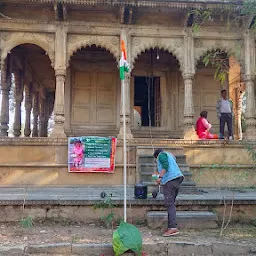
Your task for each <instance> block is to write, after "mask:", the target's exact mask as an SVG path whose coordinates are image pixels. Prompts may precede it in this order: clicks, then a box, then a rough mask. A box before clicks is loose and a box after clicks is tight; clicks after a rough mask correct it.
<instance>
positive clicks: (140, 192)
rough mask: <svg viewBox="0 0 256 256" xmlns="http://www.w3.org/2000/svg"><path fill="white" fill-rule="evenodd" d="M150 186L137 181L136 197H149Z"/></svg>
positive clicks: (135, 187)
mask: <svg viewBox="0 0 256 256" xmlns="http://www.w3.org/2000/svg"><path fill="white" fill-rule="evenodd" d="M147 196H148V187H147V186H146V185H143V184H142V183H137V184H135V186H134V197H135V198H136V199H147Z"/></svg>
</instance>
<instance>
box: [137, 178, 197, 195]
mask: <svg viewBox="0 0 256 256" xmlns="http://www.w3.org/2000/svg"><path fill="white" fill-rule="evenodd" d="M142 183H143V184H144V185H147V187H148V193H149V194H150V193H152V192H153V191H158V190H159V186H158V185H157V184H156V183H155V182H153V181H143V182H142ZM160 193H161V194H163V188H162V187H160ZM179 194H195V195H197V194H201V193H200V192H199V190H198V189H197V187H196V183H195V182H193V181H185V180H184V181H183V182H182V184H181V187H180V190H179Z"/></svg>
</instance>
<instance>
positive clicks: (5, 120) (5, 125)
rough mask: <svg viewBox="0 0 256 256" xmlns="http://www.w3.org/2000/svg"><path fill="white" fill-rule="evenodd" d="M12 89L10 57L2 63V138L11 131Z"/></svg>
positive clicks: (0, 134)
mask: <svg viewBox="0 0 256 256" xmlns="http://www.w3.org/2000/svg"><path fill="white" fill-rule="evenodd" d="M10 88H11V72H10V63H9V57H7V59H6V60H3V61H2V62H1V93H2V104H1V117H0V121H1V125H0V136H8V130H9V92H10Z"/></svg>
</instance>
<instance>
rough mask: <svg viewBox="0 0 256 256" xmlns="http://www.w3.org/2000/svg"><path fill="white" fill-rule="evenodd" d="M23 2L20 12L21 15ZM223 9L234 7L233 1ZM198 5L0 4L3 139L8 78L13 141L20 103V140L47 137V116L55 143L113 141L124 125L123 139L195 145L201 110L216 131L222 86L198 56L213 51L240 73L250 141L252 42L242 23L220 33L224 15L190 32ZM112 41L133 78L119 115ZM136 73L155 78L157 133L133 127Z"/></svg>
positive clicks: (255, 126)
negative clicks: (94, 138)
mask: <svg viewBox="0 0 256 256" xmlns="http://www.w3.org/2000/svg"><path fill="white" fill-rule="evenodd" d="M24 4H26V6H27V7H26V10H24V8H22V6H23V5H24ZM228 4H231V7H230V8H231V9H232V8H233V9H234V10H235V8H236V5H235V4H234V3H232V1H230V3H227V5H228ZM202 6H203V3H200V2H199V1H198V2H197V1H195V2H194V3H185V2H182V3H181V2H179V1H162V2H161V3H160V2H158V1H136V3H135V2H132V1H131V2H129V1H128V2H123V1H115V3H114V2H113V3H112V2H111V3H109V1H87V0H83V1H76V0H74V1H66V0H62V1H58V4H57V3H51V2H49V1H44V0H41V1H36V0H34V1H29V0H23V1H14V0H4V1H3V5H2V6H1V9H0V12H1V13H2V14H3V15H2V18H1V19H0V53H1V90H2V106H1V135H2V136H7V135H8V131H9V128H10V125H12V124H9V100H8V99H9V93H10V90H11V80H12V79H13V78H12V76H13V75H14V77H15V93H14V94H15V97H14V98H15V118H14V125H13V134H14V136H17V137H19V136H20V135H21V133H22V131H21V117H20V108H21V104H22V101H25V112H26V120H25V130H24V135H25V136H47V126H48V121H49V118H50V116H51V113H52V111H54V123H55V124H54V128H53V131H52V133H51V136H53V137H65V136H70V135H114V136H121V135H122V132H123V131H122V125H120V124H122V122H123V121H124V119H125V122H126V124H127V134H128V136H129V138H133V137H149V136H150V134H151V135H152V136H153V137H156V138H157V137H165V138H184V137H185V138H193V136H194V131H193V125H194V122H195V118H197V117H198V115H199V113H200V111H202V110H207V111H208V112H209V119H210V121H211V123H212V124H213V127H214V130H215V131H216V132H218V120H217V117H216V111H215V105H216V101H217V99H218V98H219V92H220V90H221V89H222V88H228V85H227V84H226V85H221V84H220V83H218V82H217V81H215V80H214V69H211V68H208V67H207V68H205V67H202V66H200V65H198V63H199V60H200V58H202V56H203V55H204V54H205V53H206V52H208V51H211V50H217V49H221V50H224V51H225V52H226V53H227V54H228V55H229V56H234V57H235V58H236V60H237V62H238V63H239V64H240V67H241V72H242V73H243V74H244V82H245V85H246V90H247V111H246V120H247V132H246V138H247V139H249V140H251V139H255V138H256V119H255V118H256V113H255V60H256V56H255V37H254V35H253V34H252V33H251V32H250V30H249V29H248V25H247V23H246V22H244V24H242V25H241V26H240V27H235V28H234V29H233V30H230V31H226V28H225V25H223V24H224V23H223V17H219V16H218V15H215V16H214V21H212V22H210V21H209V22H206V24H204V26H202V28H201V29H200V30H199V31H198V32H197V33H195V32H193V30H192V28H191V26H188V18H187V17H188V12H189V10H190V9H191V8H192V7H193V8H200V7H202ZM207 8H209V9H218V8H220V3H219V2H218V1H215V2H214V1H213V2H211V3H210V4H207ZM120 38H122V39H124V40H125V42H126V46H127V53H128V56H127V57H128V61H129V62H130V64H131V74H129V76H128V77H127V78H126V92H125V94H126V96H127V98H126V102H127V104H126V115H125V117H123V116H122V113H121V111H120V109H121V107H120V106H121V104H122V102H121V87H120V82H119V78H118V60H119V57H120ZM35 45H36V46H38V47H35ZM237 45H239V49H240V50H239V51H237ZM39 47H40V48H39ZM155 51H157V53H156V54H157V58H155V56H153V60H152V54H153V55H154V54H155ZM150 58H151V60H150ZM149 63H150V64H149ZM142 76H143V77H150V76H155V77H159V79H160V102H161V104H160V110H159V115H160V119H159V123H158V125H157V126H156V127H151V128H149V127H147V126H145V127H144V126H142V127H139V128H137V127H135V126H134V120H133V119H134V118H133V115H134V114H133V109H134V106H135V102H134V95H135V85H134V83H135V79H136V77H142ZM242 82H243V81H241V83H242ZM23 91H25V97H23ZM230 91H231V89H230ZM239 92H240V91H239ZM242 92H243V89H241V93H242ZM238 94H239V93H238ZM53 95H55V96H53ZM230 95H231V96H232V93H230ZM234 97H235V96H234ZM233 100H236V101H237V102H238V99H233ZM31 112H32V113H33V117H34V118H33V126H31V124H30V116H31V114H32V113H31ZM238 112H239V111H238ZM238 119H239V115H237V120H238ZM235 123H236V126H237V134H238V133H240V134H241V131H240V132H238V130H239V127H238V126H239V125H240V124H239V122H238V121H236V122H235ZM149 129H150V132H149ZM240 130H241V129H240ZM237 137H241V136H237Z"/></svg>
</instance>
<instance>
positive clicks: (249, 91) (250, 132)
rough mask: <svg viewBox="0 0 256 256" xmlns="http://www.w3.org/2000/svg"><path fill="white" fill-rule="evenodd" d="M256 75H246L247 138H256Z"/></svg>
mask: <svg viewBox="0 0 256 256" xmlns="http://www.w3.org/2000/svg"><path fill="white" fill-rule="evenodd" d="M254 79H255V76H253V75H247V76H245V86H246V112H245V118H246V132H245V137H246V139H247V140H256V109H255V107H256V106H255V85H254Z"/></svg>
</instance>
